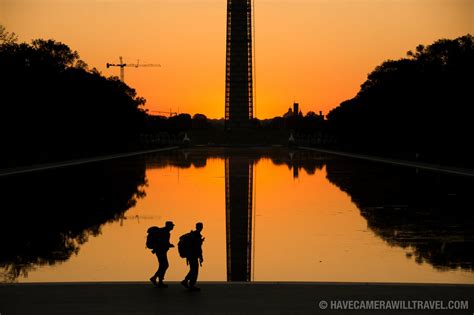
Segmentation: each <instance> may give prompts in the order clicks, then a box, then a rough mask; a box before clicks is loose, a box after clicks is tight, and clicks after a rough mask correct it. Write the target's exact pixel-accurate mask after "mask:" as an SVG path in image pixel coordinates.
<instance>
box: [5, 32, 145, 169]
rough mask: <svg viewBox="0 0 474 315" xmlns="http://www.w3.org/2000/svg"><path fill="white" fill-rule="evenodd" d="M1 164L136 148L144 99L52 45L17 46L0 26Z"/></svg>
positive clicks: (45, 42) (43, 42)
mask: <svg viewBox="0 0 474 315" xmlns="http://www.w3.org/2000/svg"><path fill="white" fill-rule="evenodd" d="M0 34H1V35H0V74H1V75H0V89H1V93H0V104H1V105H0V143H1V144H0V145H1V147H2V155H1V157H0V165H2V166H4V167H5V166H15V165H19V164H28V163H38V162H48V161H52V160H60V159H66V158H74V157H83V156H88V155H97V154H103V153H109V152H117V151H124V150H129V149H132V148H134V147H136V146H137V145H138V140H139V135H140V133H141V131H142V129H143V125H144V119H145V112H144V111H143V110H142V109H141V107H142V105H143V104H144V103H145V100H144V99H143V98H141V97H138V96H137V95H136V93H135V90H134V89H132V88H130V87H129V86H127V85H126V84H125V83H123V82H121V81H119V80H118V79H117V78H105V77H104V76H102V75H101V74H100V73H99V72H98V71H97V70H95V69H92V70H89V69H88V67H87V65H86V63H85V62H83V61H82V60H80V59H79V54H78V53H77V52H76V51H72V50H71V49H70V48H69V47H68V46H67V45H65V44H63V43H60V42H56V41H54V40H43V39H36V40H33V41H32V42H31V43H18V42H17V39H16V36H15V35H14V34H13V33H8V32H6V31H5V29H4V28H3V27H2V28H1V29H0Z"/></svg>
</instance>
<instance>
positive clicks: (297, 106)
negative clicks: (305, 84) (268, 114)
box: [293, 102, 300, 117]
mask: <svg viewBox="0 0 474 315" xmlns="http://www.w3.org/2000/svg"><path fill="white" fill-rule="evenodd" d="M299 107H300V104H298V103H296V102H294V103H293V115H295V117H296V116H298V114H299V112H300V109H299Z"/></svg>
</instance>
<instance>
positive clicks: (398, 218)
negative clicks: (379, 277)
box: [147, 148, 474, 270]
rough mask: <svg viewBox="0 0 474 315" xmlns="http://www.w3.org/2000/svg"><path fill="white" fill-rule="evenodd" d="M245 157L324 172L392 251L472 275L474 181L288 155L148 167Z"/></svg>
mask: <svg viewBox="0 0 474 315" xmlns="http://www.w3.org/2000/svg"><path fill="white" fill-rule="evenodd" d="M230 155H239V156H242V155H243V156H246V158H247V159H248V161H249V163H256V162H258V161H259V160H260V159H270V160H271V161H272V163H274V164H275V165H286V166H287V167H288V169H289V170H292V171H293V175H294V177H298V176H299V172H300V171H301V170H304V171H305V172H306V173H307V174H309V175H311V174H314V173H315V172H316V171H317V170H320V169H322V168H323V166H326V171H327V178H328V180H329V181H330V182H331V183H332V184H334V185H336V186H337V187H338V188H339V189H341V190H342V191H344V192H346V193H347V194H348V195H349V196H350V197H351V199H352V201H353V202H354V203H355V204H356V205H357V207H358V208H359V209H360V211H361V215H362V216H363V217H364V218H365V219H366V220H367V224H368V227H369V229H370V230H372V231H373V232H374V233H375V234H376V235H377V236H378V237H380V238H382V239H383V240H385V241H386V242H387V243H388V244H390V245H391V246H398V247H401V248H404V249H405V250H406V255H407V257H408V258H410V259H412V258H413V259H414V260H415V261H416V262H417V263H424V262H426V263H429V264H430V265H432V266H434V267H435V268H437V269H440V270H450V269H455V268H462V269H465V270H474V212H473V211H472V206H471V202H470V199H469V196H470V193H471V192H472V191H474V181H473V180H472V179H469V178H464V177H453V176H446V175H440V174H437V173H429V172H416V170H415V169H412V168H403V167H393V166H388V165H385V164H376V163H371V162H364V161H360V160H354V159H343V158H337V157H333V156H328V155H325V154H320V153H316V152H310V151H298V150H295V151H288V150H286V149H281V148H280V149H270V150H269V149H255V150H253V149H252V150H248V149H225V148H219V149H213V150H210V151H204V150H187V151H174V152H172V153H171V152H170V153H163V154H160V155H159V156H149V157H148V160H147V164H148V165H152V166H154V167H165V166H168V165H172V166H177V167H191V166H192V165H194V166H195V167H197V166H198V165H205V164H206V160H207V159H208V158H221V159H225V158H226V157H228V156H230Z"/></svg>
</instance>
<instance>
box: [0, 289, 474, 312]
mask: <svg viewBox="0 0 474 315" xmlns="http://www.w3.org/2000/svg"><path fill="white" fill-rule="evenodd" d="M200 286H201V288H202V291H201V292H188V291H186V290H185V289H184V288H182V287H181V286H180V285H179V284H177V283H171V284H170V287H169V288H167V289H156V288H153V287H152V286H151V285H148V284H147V283H70V284H13V285H8V284H6V285H0V314H1V315H13V314H101V315H106V314H169V313H185V314H196V313H198V314H244V313H245V314H249V313H270V314H275V313H277V314H278V313H284V314H295V313H296V314H473V312H474V286H473V285H421V284H363V283H358V284H356V283H353V284H342V283H251V284H250V283H231V284H230V283H217V282H216V283H202V284H201V285H200ZM351 300H352V301H369V302H370V301H374V302H373V303H380V302H378V301H381V300H383V301H389V300H390V301H405V302H402V303H406V304H405V305H406V306H405V308H409V309H405V310H390V309H388V310H380V309H379V310H364V311H361V310H347V309H346V310H344V309H341V308H342V307H344V306H343V304H342V303H344V301H345V303H349V302H348V301H351ZM437 300H440V301H443V302H444V306H447V305H448V303H449V301H454V300H456V301H468V304H469V306H468V309H464V310H452V309H451V310H449V309H444V310H436V309H434V308H436V306H432V307H429V306H425V308H431V309H424V310H415V309H413V304H411V305H410V304H408V303H418V302H413V301H422V302H423V303H429V302H426V301H437ZM323 301H325V302H327V304H326V303H325V302H323ZM332 301H333V302H332ZM334 301H335V302H336V303H339V304H334V303H335V302H334ZM410 301H412V302H410ZM353 303H357V302H353ZM432 303H433V302H432ZM331 304H333V306H331ZM326 305H327V308H325V306H326ZM353 305H356V304H353ZM359 305H360V304H359ZM374 305H375V304H374ZM334 306H338V307H339V309H332V310H331V307H334ZM465 306H466V305H464V308H465ZM438 307H439V306H438ZM324 308H325V309H324Z"/></svg>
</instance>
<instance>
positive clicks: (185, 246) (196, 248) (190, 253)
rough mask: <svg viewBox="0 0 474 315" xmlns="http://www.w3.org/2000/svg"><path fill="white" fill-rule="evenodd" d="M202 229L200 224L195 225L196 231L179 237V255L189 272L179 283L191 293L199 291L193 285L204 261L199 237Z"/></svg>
mask: <svg viewBox="0 0 474 315" xmlns="http://www.w3.org/2000/svg"><path fill="white" fill-rule="evenodd" d="M202 229H203V224H202V223H201V222H198V223H196V230H195V231H191V232H189V233H187V234H184V235H183V236H181V237H180V238H179V243H178V251H179V255H180V256H181V257H183V258H186V263H187V264H188V265H189V272H188V274H187V275H186V277H185V278H184V280H183V281H181V284H182V285H183V286H184V287H185V288H188V289H189V290H191V291H199V290H200V289H199V288H198V287H196V286H195V284H196V281H197V278H198V273H199V266H202V262H203V261H204V259H203V257H202V243H203V242H204V237H202V235H201V231H202Z"/></svg>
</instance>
